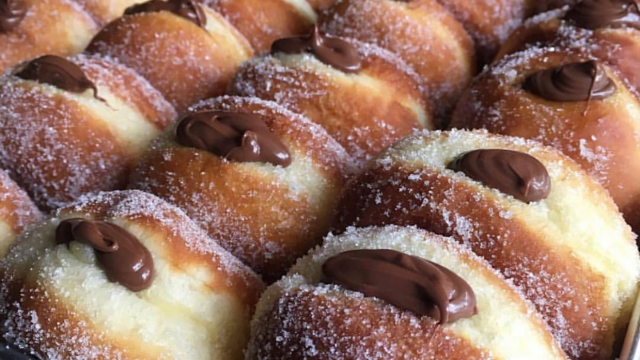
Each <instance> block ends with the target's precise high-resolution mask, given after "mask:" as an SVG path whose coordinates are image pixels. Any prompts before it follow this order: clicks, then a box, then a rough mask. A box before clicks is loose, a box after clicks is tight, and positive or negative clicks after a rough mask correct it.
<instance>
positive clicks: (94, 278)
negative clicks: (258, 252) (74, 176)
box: [0, 191, 263, 360]
mask: <svg viewBox="0 0 640 360" xmlns="http://www.w3.org/2000/svg"><path fill="white" fill-rule="evenodd" d="M78 216H80V217H86V218H97V219H103V220H105V221H108V222H112V223H114V224H117V225H119V226H122V227H123V228H124V229H125V230H126V231H128V232H130V233H131V234H132V235H134V236H136V237H137V238H138V239H139V240H140V241H141V242H142V243H143V244H144V245H145V246H146V247H147V249H148V250H149V251H151V253H152V255H153V261H154V266H155V275H154V280H153V283H152V285H151V287H150V288H149V289H147V290H144V291H141V292H138V293H133V292H130V291H129V290H127V289H126V288H124V287H122V286H120V285H118V284H115V283H111V282H108V281H107V280H106V277H105V275H104V273H103V271H102V270H101V269H100V267H99V266H97V264H96V262H95V256H94V255H93V251H91V248H90V247H85V246H84V245H79V244H75V245H74V244H70V245H68V246H67V245H57V246H56V245H55V242H54V239H53V238H54V232H55V228H56V226H57V224H58V223H59V222H60V221H61V220H62V219H64V218H72V217H78ZM0 269H1V271H0V276H2V285H0V304H2V306H0V319H1V320H2V321H3V328H5V330H6V333H5V334H4V336H3V337H4V338H5V340H7V341H8V342H10V343H12V344H15V345H17V346H19V347H20V348H22V349H25V350H29V351H34V352H36V353H37V354H38V355H40V356H44V357H46V358H47V359H48V360H63V359H67V360H68V359H74V360H76V359H77V360H89V359H97V358H101V359H117V360H124V359H127V360H131V359H136V360H138V359H140V360H142V359H145V360H146V359H149V360H151V359H206V358H216V359H217V358H220V359H222V358H237V356H238V353H239V352H241V351H242V348H244V341H246V337H247V335H246V334H247V332H248V321H249V318H250V315H251V313H252V309H253V306H254V304H255V302H256V301H257V299H258V296H259V294H260V292H261V291H262V289H263V284H262V282H261V280H259V278H258V277H257V275H255V273H253V272H252V271H251V270H249V269H248V268H247V267H246V266H245V265H244V264H242V263H241V262H240V261H238V260H237V259H236V258H234V257H233V256H232V255H230V254H229V253H227V252H226V251H225V250H223V249H222V248H221V247H220V246H219V245H218V244H217V243H215V242H214V241H213V240H211V239H210V238H209V237H208V236H207V235H206V234H205V233H204V232H203V231H202V230H201V229H200V228H199V227H198V226H197V225H196V224H195V223H193V222H192V221H191V220H189V219H188V218H187V217H186V215H185V214H184V213H183V212H182V211H181V210H179V209H177V208H175V207H173V206H171V205H169V204H167V203H166V202H164V201H162V200H160V199H158V198H156V197H154V196H152V195H149V194H146V193H142V192H139V191H124V192H111V193H101V194H98V195H95V196H92V197H85V198H83V199H81V200H80V201H79V202H78V203H75V204H73V205H71V206H69V207H66V208H63V209H61V210H58V211H56V213H55V214H54V217H53V218H52V219H50V220H48V221H46V222H44V223H42V224H41V225H39V226H37V227H34V228H32V229H30V230H29V231H27V232H26V233H24V234H23V235H22V237H21V241H20V243H19V245H18V246H16V247H15V248H14V249H13V250H12V252H11V253H10V254H9V256H8V257H7V258H6V259H5V260H2V261H0ZM212 344H214V346H212Z"/></svg>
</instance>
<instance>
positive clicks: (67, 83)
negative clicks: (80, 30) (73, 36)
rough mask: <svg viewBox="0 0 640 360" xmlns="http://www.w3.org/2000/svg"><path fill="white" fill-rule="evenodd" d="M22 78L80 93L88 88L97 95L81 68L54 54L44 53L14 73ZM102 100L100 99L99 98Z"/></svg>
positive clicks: (96, 96)
mask: <svg viewBox="0 0 640 360" xmlns="http://www.w3.org/2000/svg"><path fill="white" fill-rule="evenodd" d="M14 75H15V76H17V77H19V78H21V79H24V80H32V81H37V82H39V83H42V84H49V85H53V86H55V87H57V88H58V89H61V90H65V91H69V92H73V93H78V94H81V93H83V92H85V91H87V90H89V89H92V90H93V96H94V97H95V98H96V99H100V98H99V97H98V88H97V87H96V85H95V84H94V83H93V81H91V80H89V78H88V77H87V76H86V75H85V73H84V72H83V71H82V69H81V68H80V67H79V66H78V65H76V64H74V63H72V62H71V61H69V60H67V59H65V58H63V57H60V56H56V55H45V56H41V57H39V58H37V59H35V60H32V61H31V62H29V63H28V64H27V65H26V66H25V67H24V68H22V69H21V70H19V71H18V72H17V73H15V74H14ZM100 100H102V99H100Z"/></svg>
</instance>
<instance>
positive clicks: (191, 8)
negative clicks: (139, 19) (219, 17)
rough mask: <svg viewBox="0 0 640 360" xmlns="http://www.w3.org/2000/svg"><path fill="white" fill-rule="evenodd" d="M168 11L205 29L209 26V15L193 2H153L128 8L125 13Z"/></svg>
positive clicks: (171, 0)
mask: <svg viewBox="0 0 640 360" xmlns="http://www.w3.org/2000/svg"><path fill="white" fill-rule="evenodd" d="M159 11H168V12H171V13H174V14H176V15H178V16H181V17H183V18H185V19H187V20H189V21H191V22H192V23H194V24H196V25H198V26H200V27H201V28H204V27H205V26H206V25H207V14H206V13H205V11H204V9H203V8H202V5H200V4H198V2H196V1H192V0H169V1H163V0H151V1H147V2H145V3H142V4H137V5H132V6H130V7H128V8H127V9H126V10H125V11H124V13H125V14H126V15H133V14H139V13H148V12H159Z"/></svg>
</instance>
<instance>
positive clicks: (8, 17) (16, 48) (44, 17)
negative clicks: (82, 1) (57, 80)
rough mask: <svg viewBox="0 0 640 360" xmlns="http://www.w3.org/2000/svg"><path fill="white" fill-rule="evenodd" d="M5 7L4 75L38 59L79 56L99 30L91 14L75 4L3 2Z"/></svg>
mask: <svg viewBox="0 0 640 360" xmlns="http://www.w3.org/2000/svg"><path fill="white" fill-rule="evenodd" d="M3 4H6V5H3V7H2V9H0V49H2V51H0V73H3V72H5V71H6V70H7V69H8V68H10V67H12V66H14V65H16V64H18V63H19V62H21V61H24V60H28V59H32V58H35V57H37V56H41V55H45V54H55V55H60V56H69V55H73V54H75V53H79V52H81V51H82V50H83V49H84V48H85V47H86V46H87V44H88V43H89V41H91V37H92V36H93V35H94V34H95V33H96V32H98V30H99V27H98V25H97V24H96V23H95V22H94V21H93V20H92V19H91V17H90V16H89V14H87V13H86V12H85V11H84V10H83V9H82V8H81V7H80V6H78V5H77V4H76V3H74V2H73V1H71V0H3ZM52 14H56V15H55V16H53V15H52Z"/></svg>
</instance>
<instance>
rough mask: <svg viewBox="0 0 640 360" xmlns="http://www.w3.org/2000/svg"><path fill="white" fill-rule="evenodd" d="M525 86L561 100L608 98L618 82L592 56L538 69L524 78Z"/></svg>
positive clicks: (527, 88) (546, 96) (547, 98)
mask: <svg viewBox="0 0 640 360" xmlns="http://www.w3.org/2000/svg"><path fill="white" fill-rule="evenodd" d="M523 87H524V89H525V90H528V91H530V92H532V93H534V94H536V95H538V96H540V97H541V98H543V99H546V100H549V101H558V102H562V101H588V100H592V99H594V100H597V99H605V98H607V97H609V96H611V95H613V94H614V93H615V92H616V84H615V83H614V82H613V80H611V78H609V76H607V73H606V72H605V71H604V69H603V68H602V67H601V66H600V65H599V64H598V63H597V62H596V61H593V60H591V61H586V62H577V63H571V64H567V65H563V66H560V67H557V68H553V69H547V70H542V71H538V72H537V73H534V74H533V75H531V76H529V77H528V78H527V79H526V80H525V83H524V86H523Z"/></svg>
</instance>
